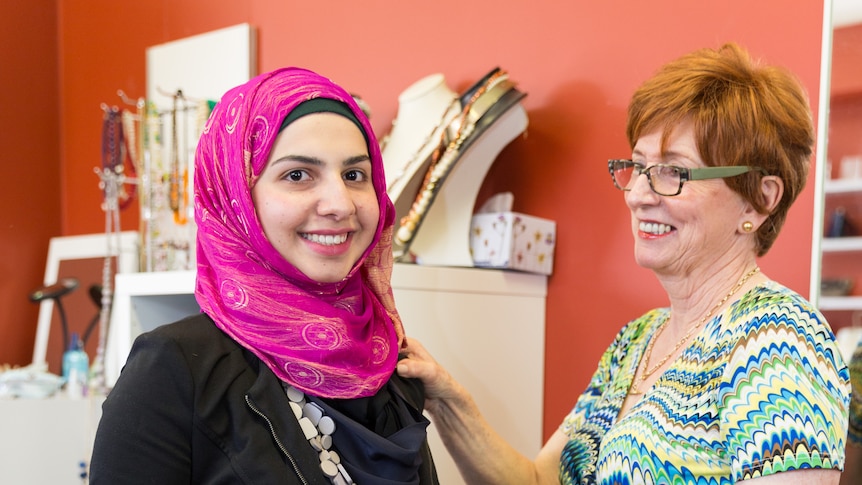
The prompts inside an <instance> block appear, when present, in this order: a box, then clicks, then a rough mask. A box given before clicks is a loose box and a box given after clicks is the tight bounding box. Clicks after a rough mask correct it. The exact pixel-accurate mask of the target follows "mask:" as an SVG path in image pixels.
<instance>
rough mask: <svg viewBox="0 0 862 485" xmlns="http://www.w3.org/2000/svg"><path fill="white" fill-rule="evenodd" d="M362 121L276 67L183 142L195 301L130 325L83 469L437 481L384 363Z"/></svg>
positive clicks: (141, 476) (130, 478)
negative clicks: (155, 320)
mask: <svg viewBox="0 0 862 485" xmlns="http://www.w3.org/2000/svg"><path fill="white" fill-rule="evenodd" d="M385 187H386V185H385V177H384V174H383V160H382V158H381V155H380V150H379V147H378V145H377V141H376V139H375V138H374V134H373V132H372V130H371V125H370V123H369V122H368V119H367V118H366V116H365V115H364V114H363V112H362V111H361V110H360V108H359V107H358V106H357V104H356V103H355V102H354V100H353V99H352V98H351V96H350V95H349V94H348V93H347V92H346V91H345V90H344V89H342V88H341V87H340V86H338V85H336V84H335V83H333V82H332V81H330V80H329V79H327V78H325V77H323V76H320V75H319V74H316V73H314V72H311V71H307V70H304V69H298V68H285V69H278V70H275V71H273V72H269V73H266V74H262V75H260V76H257V77H255V78H254V79H252V80H251V81H249V82H248V83H245V84H243V85H241V86H237V87H236V88H234V89H232V90H230V91H228V92H227V93H226V94H225V95H224V96H223V97H222V99H221V100H220V102H219V104H218V105H217V106H216V107H215V110H214V111H213V114H212V116H211V117H210V119H209V121H208V122H207V125H206V127H205V129H204V134H203V135H202V137H201V140H200V142H199V144H198V150H197V154H196V156H195V220H196V222H197V225H198V235H197V250H198V268H197V286H196V289H195V297H196V298H197V302H198V304H199V305H200V307H201V310H202V313H201V314H199V315H194V316H191V317H189V318H186V319H184V320H181V321H179V322H175V323H172V324H169V325H165V326H162V327H159V328H157V329H156V330H154V331H152V332H150V333H146V334H144V335H142V336H140V337H138V338H137V340H136V341H135V344H134V347H133V348H132V351H131V354H130V356H129V358H128V362H127V364H126V366H125V368H124V369H123V372H122V374H121V375H120V377H119V380H118V381H117V384H116V387H114V389H113V390H112V391H111V393H110V394H109V395H108V397H107V400H106V401H105V403H104V406H103V411H102V419H101V421H100V423H99V429H98V433H97V435H96V442H95V449H94V451H93V459H92V467H91V472H92V483H109V484H117V483H123V484H130V483H158V484H180V483H184V484H188V483H209V484H215V483H231V484H233V483H260V484H264V483H265V484H281V483H283V484H304V485H308V484H318V485H322V484H327V483H332V484H337V485H344V484H349V483H354V482H356V483H363V484H371V483H387V484H414V485H416V484H421V485H424V484H436V483H437V477H436V473H435V471H434V463H433V460H432V458H431V455H430V452H429V448H428V443H427V439H426V427H427V426H428V420H427V419H426V418H425V417H424V416H423V415H422V404H423V395H422V390H421V385H420V383H419V382H418V381H413V382H411V380H409V379H404V378H401V377H399V376H398V375H397V374H395V373H394V371H395V365H396V362H397V360H398V351H399V349H400V347H401V343H402V341H403V338H404V332H403V330H402V326H401V321H400V319H399V317H398V312H397V311H396V309H395V306H394V300H393V297H392V289H391V287H390V280H389V276H390V273H391V270H392V246H391V237H392V224H393V220H394V208H393V206H392V203H391V202H390V200H389V197H388V196H387V195H386V189H385Z"/></svg>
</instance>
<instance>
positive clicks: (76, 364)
mask: <svg viewBox="0 0 862 485" xmlns="http://www.w3.org/2000/svg"><path fill="white" fill-rule="evenodd" d="M89 374H90V358H89V357H88V356H87V352H85V351H84V343H83V342H82V341H81V339H80V338H79V337H78V334H77V333H73V334H72V341H71V342H70V343H69V349H68V350H66V352H65V353H63V380H64V381H65V382H66V392H67V393H68V395H69V397H73V398H78V397H83V396H85V395H86V394H87V383H88V380H89Z"/></svg>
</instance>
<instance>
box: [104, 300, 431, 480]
mask: <svg viewBox="0 0 862 485" xmlns="http://www.w3.org/2000/svg"><path fill="white" fill-rule="evenodd" d="M314 400H315V401H317V402H318V403H321V404H322V405H323V406H324V407H325V408H326V411H327V414H329V415H331V416H332V417H333V419H335V420H336V424H337V426H338V428H337V430H336V434H335V435H333V439H334V443H335V445H334V446H335V447H336V448H337V449H338V451H339V453H340V454H342V456H343V457H344V459H345V462H346V463H348V464H350V466H351V467H352V468H353V470H354V473H355V474H356V475H358V476H354V477H353V478H354V479H355V480H356V482H357V483H358V484H360V485H368V483H369V482H373V483H375V484H378V483H380V484H384V483H393V484H395V483H418V484H421V485H436V484H437V483H438V481H437V474H436V471H435V469H434V463H433V459H432V457H431V452H430V449H429V447H428V441H427V438H426V435H425V432H424V428H425V426H427V421H426V420H425V418H424V416H422V414H421V413H422V406H423V403H424V392H423V391H422V388H421V386H419V385H417V384H416V381H412V380H407V379H403V378H400V377H399V376H398V375H397V374H393V375H392V377H391V378H390V380H389V383H388V384H387V385H386V386H384V388H383V389H381V391H380V393H378V395H377V396H374V397H371V398H364V399H360V400H344V401H341V400H322V399H316V398H314ZM351 418H352V419H351ZM354 419H355V420H356V421H355V422H352V420H354ZM408 428H409V429H412V431H409V430H408ZM363 429H364V430H365V432H363ZM417 429H421V434H418V436H419V440H420V441H419V443H418V444H417V445H416V446H412V449H414V450H415V449H417V448H418V451H413V452H410V453H408V454H409V455H410V456H393V457H392V458H393V460H394V464H391V463H390V464H385V465H381V464H380V463H381V462H380V461H379V460H380V457H379V456H374V457H372V459H373V460H375V461H374V462H373V463H371V462H365V463H363V460H364V459H365V458H364V457H363V456H362V455H363V454H364V455H368V453H369V451H370V450H368V449H367V448H368V446H363V445H362V444H361V443H363V442H365V443H368V441H367V440H368V436H369V433H368V432H367V431H368V430H371V431H372V432H371V433H370V436H371V437H372V438H373V439H375V441H372V443H373V446H375V447H377V446H380V447H388V446H390V444H391V443H382V442H380V441H376V440H377V439H382V440H385V441H388V440H389V438H392V441H394V442H396V443H398V442H399V439H398V438H397V436H396V435H399V434H401V435H403V434H404V433H407V434H409V435H412V436H413V437H414V438H415V437H416V436H417V433H416V430H417ZM339 433H343V434H341V435H339ZM378 433H382V436H381V435H379V434H378ZM390 434H391V435H390ZM393 437H394V438H393ZM351 438H352V439H351ZM411 440H412V438H408V439H407V443H406V446H405V447H399V446H397V445H396V446H395V453H394V454H395V455H398V452H399V451H398V450H399V449H400V453H401V455H404V450H405V449H411ZM351 441H353V442H354V444H350V442H351ZM401 441H404V440H403V439H402V440H401ZM355 442H358V443H360V444H359V445H356V444H355ZM402 444H403V443H402ZM342 446H343V448H344V450H342V449H341V448H340V447H342ZM351 447H355V448H358V451H357V450H351V449H350V448H351ZM363 448H365V449H364V450H363ZM371 451H377V450H371ZM390 451H391V449H390ZM363 452H364V453H363ZM385 453H388V451H387V452H385ZM399 460H401V461H399ZM385 461H386V460H384V462H385ZM410 463H414V464H415V465H416V466H418V469H417V468H415V467H414V468H413V469H412V470H413V471H412V477H408V478H407V479H406V481H404V480H402V479H401V478H394V477H390V476H389V475H387V474H389V473H390V472H392V471H393V470H394V473H401V474H402V476H403V473H405V466H406V468H407V469H408V473H410V471H409V470H410ZM405 464H406V465H405ZM348 470H350V468H348ZM354 473H352V475H353V474H354ZM380 474H383V475H386V478H383V477H380V476H379V475H380ZM90 477H91V479H90V482H91V483H93V484H99V483H103V484H112V485H113V484H133V483H135V484H137V483H140V484H159V485H169V484H188V483H195V484H203V483H206V484H222V483H223V484H236V483H248V484H252V483H253V484H276V483H284V484H319V485H328V484H329V479H328V478H326V477H325V476H324V475H323V473H322V472H321V471H320V460H319V459H318V456H317V452H316V451H315V450H314V449H313V448H312V447H311V445H310V444H309V443H308V441H307V440H306V439H305V437H304V436H303V433H302V431H301V429H300V427H299V424H298V422H297V420H296V418H295V417H294V415H293V413H292V411H291V410H290V407H289V404H288V399H287V396H286V395H285V392H284V389H283V387H282V384H281V381H280V380H279V379H278V378H277V377H276V376H275V374H273V373H272V371H270V369H269V368H268V367H267V366H266V365H263V363H262V362H261V361H260V360H259V359H258V358H257V357H256V356H255V355H254V354H252V353H251V352H249V351H247V350H245V349H244V348H242V347H240V346H239V345H238V344H237V343H236V342H235V341H233V340H232V339H230V338H229V337H228V336H227V335H225V334H224V333H223V332H221V331H220V330H219V329H218V328H217V327H216V326H215V324H214V323H213V321H212V320H211V319H210V318H209V317H208V316H207V315H205V314H200V315H196V316H193V317H189V318H186V319H184V320H181V321H179V322H176V323H172V324H169V325H163V326H161V327H158V328H156V329H155V330H153V331H152V332H148V333H145V334H143V335H141V336H139V337H138V338H137V339H136V340H135V344H134V345H133V347H132V351H131V353H130V354H129V358H128V361H127V363H126V366H125V367H124V368H123V372H122V374H121V375H120V378H119V379H118V380H117V384H116V386H115V387H114V388H113V390H112V391H111V392H110V394H109V395H108V397H107V399H106V400H105V403H104V405H103V406H102V418H101V420H100V422H99V428H98V431H97V433H96V440H95V445H94V448H93V456H92V460H91V464H90ZM360 477H364V478H365V481H361V480H360ZM369 477H373V478H369Z"/></svg>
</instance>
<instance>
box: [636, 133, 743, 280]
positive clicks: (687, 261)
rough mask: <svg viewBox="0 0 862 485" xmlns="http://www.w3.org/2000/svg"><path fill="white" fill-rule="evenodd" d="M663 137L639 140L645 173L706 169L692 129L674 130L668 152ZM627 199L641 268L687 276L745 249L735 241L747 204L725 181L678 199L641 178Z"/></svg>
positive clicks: (689, 186)
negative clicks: (662, 168) (660, 167)
mask: <svg viewBox="0 0 862 485" xmlns="http://www.w3.org/2000/svg"><path fill="white" fill-rule="evenodd" d="M662 134H663V132H662V131H661V130H659V131H655V132H652V133H648V134H646V135H644V136H642V137H641V138H640V139H638V141H637V143H636V144H635V148H634V150H633V153H632V158H633V160H634V161H635V162H637V163H641V164H643V165H644V166H646V167H650V166H652V165H655V164H658V163H663V164H669V165H676V166H679V167H688V168H698V167H705V166H706V165H705V164H704V163H703V161H702V160H701V158H700V155H699V152H698V150H697V145H696V143H695V140H694V134H693V129H692V126H691V123H683V124H681V125H678V126H677V127H676V129H675V130H674V131H673V133H671V134H670V137H669V138H668V140H667V146H666V149H665V150H664V152H662V149H661V138H662ZM625 198H626V204H627V205H628V207H629V210H630V211H631V215H632V232H633V234H634V238H635V260H636V261H637V263H638V264H639V265H640V266H643V267H645V268H649V269H652V270H654V271H656V272H659V273H665V274H679V275H683V274H686V273H688V272H689V271H690V270H691V269H692V268H693V267H697V266H700V265H704V264H707V265H708V264H711V263H713V262H714V261H716V260H718V259H722V255H729V254H731V253H735V252H736V251H744V250H746V248H747V246H745V245H744V244H742V241H741V240H740V239H739V238H738V237H736V235H737V227H739V225H740V224H741V221H742V218H743V212H744V210H745V207H746V204H745V202H744V201H743V199H742V197H741V196H740V195H739V194H737V193H736V192H734V191H733V190H731V189H730V188H729V187H728V186H727V184H726V183H725V182H724V180H723V179H710V180H696V181H689V182H686V183H685V185H683V187H682V191H681V192H680V193H679V194H678V195H675V196H662V195H658V194H656V193H655V192H653V190H652V189H651V188H650V186H649V182H648V180H647V177H646V176H645V175H639V176H638V179H637V180H635V181H634V185H633V186H632V189H631V191H629V192H625Z"/></svg>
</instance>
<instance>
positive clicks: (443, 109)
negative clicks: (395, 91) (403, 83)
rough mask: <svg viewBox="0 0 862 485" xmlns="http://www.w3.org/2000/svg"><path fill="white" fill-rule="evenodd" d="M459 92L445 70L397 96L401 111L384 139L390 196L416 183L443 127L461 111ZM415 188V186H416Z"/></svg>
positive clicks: (383, 149)
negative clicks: (418, 174) (450, 83)
mask: <svg viewBox="0 0 862 485" xmlns="http://www.w3.org/2000/svg"><path fill="white" fill-rule="evenodd" d="M457 101H458V95H457V94H456V93H455V92H454V91H452V90H451V89H449V86H447V85H446V82H445V78H444V77H443V75H442V74H439V73H438V74H431V75H429V76H426V77H424V78H422V79H420V80H418V81H416V82H415V83H413V84H412V85H410V86H409V87H408V88H407V89H405V90H404V91H403V92H402V93H401V94H400V95H399V96H398V114H397V115H396V117H395V120H393V121H392V127H391V129H390V131H389V133H388V134H387V135H386V136H385V137H384V138H383V140H382V141H381V150H380V151H381V155H382V157H383V166H384V171H385V173H386V187H387V192H388V194H389V197H390V198H391V199H392V200H393V202H396V205H397V201H398V200H399V199H400V197H401V195H402V194H403V193H409V192H410V190H409V188H408V187H409V186H411V185H414V186H415V185H416V183H417V181H415V180H414V179H415V178H416V174H417V173H421V171H422V170H423V169H424V167H423V165H425V163H424V162H426V161H427V160H428V156H429V155H430V154H431V150H432V149H433V146H432V145H431V141H432V140H434V139H437V138H438V137H439V132H440V130H441V129H442V128H443V127H444V126H446V124H448V123H449V121H450V120H451V119H452V118H453V117H454V116H456V115H457V114H458V109H457V108H458V106H457V104H458V103H457ZM414 190H415V187H414Z"/></svg>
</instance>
